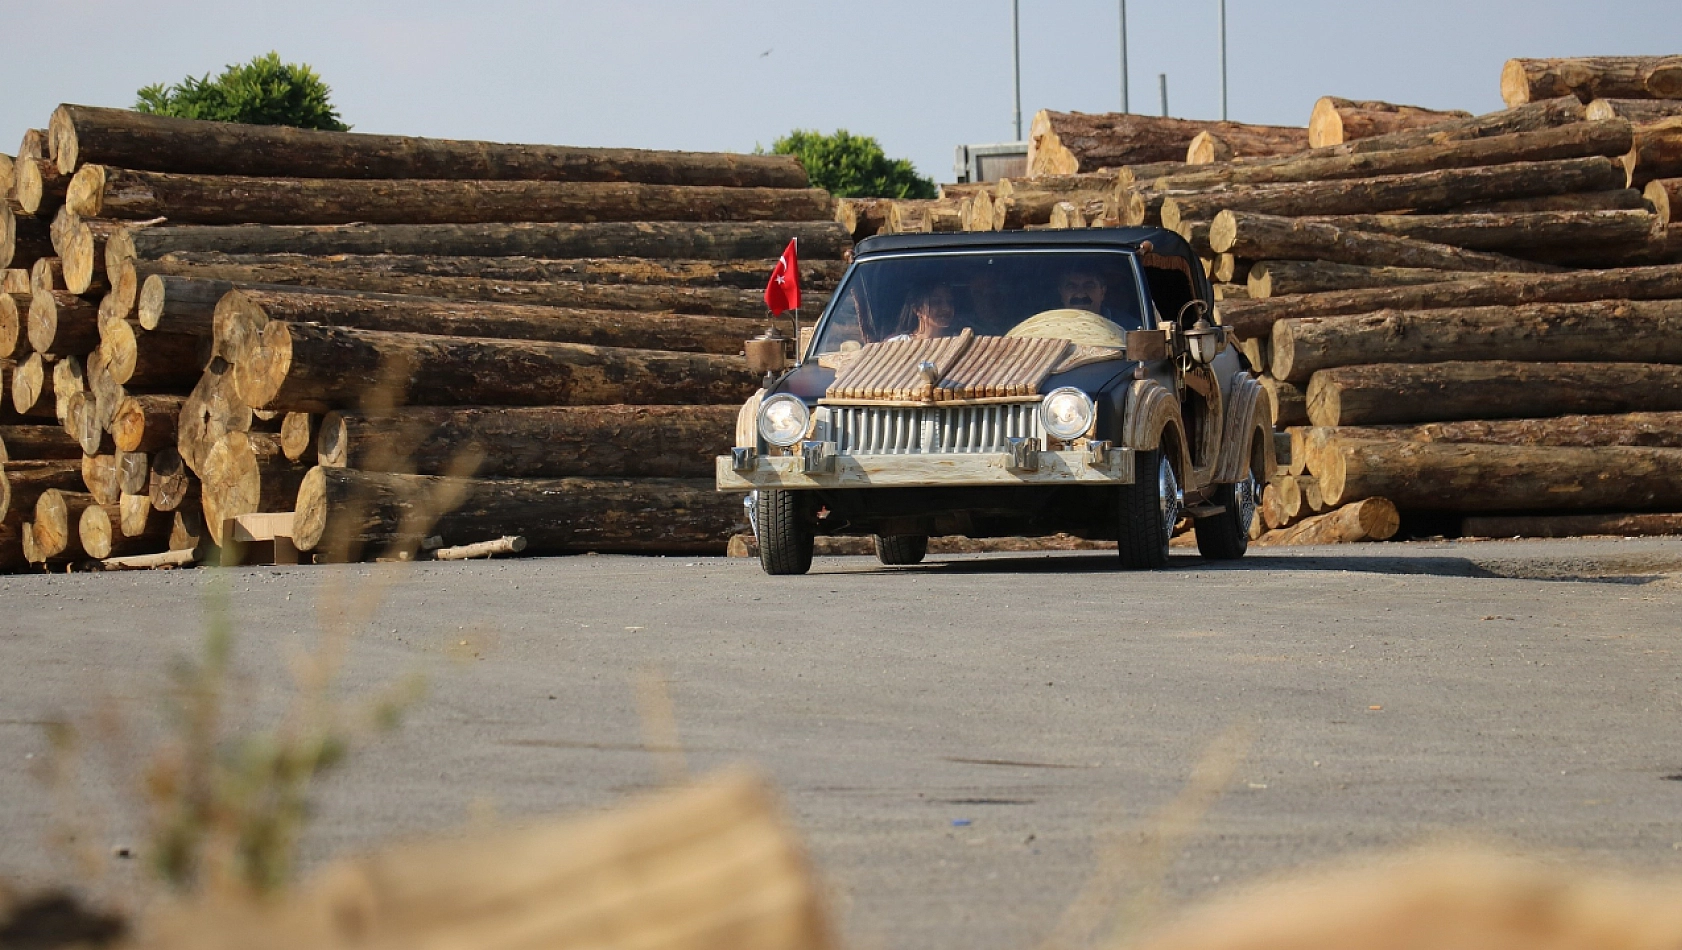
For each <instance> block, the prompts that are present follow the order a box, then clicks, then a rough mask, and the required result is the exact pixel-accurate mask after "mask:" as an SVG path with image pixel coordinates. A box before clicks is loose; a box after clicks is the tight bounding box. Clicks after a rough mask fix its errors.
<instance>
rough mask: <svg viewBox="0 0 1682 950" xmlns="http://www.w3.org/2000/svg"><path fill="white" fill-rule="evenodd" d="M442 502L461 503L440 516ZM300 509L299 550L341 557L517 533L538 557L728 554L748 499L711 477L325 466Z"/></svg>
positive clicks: (302, 496) (310, 481)
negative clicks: (529, 475) (493, 475)
mask: <svg viewBox="0 0 1682 950" xmlns="http://www.w3.org/2000/svg"><path fill="white" fill-rule="evenodd" d="M450 496H454V498H453V499H451V498H450ZM441 497H443V498H445V499H448V500H456V499H459V500H457V501H456V503H455V504H453V505H448V506H447V507H448V510H447V511H445V512H443V513H442V514H441V515H437V517H433V516H434V515H436V514H437V512H436V506H437V504H438V500H439V499H440V498H441ZM296 511H297V518H296V521H295V522H294V528H293V531H294V534H293V541H294V543H295V544H296V545H297V546H298V549H299V550H301V551H310V550H315V551H320V552H321V553H322V554H323V555H325V556H326V557H327V559H329V560H335V561H337V560H355V559H358V558H360V557H361V556H362V555H363V552H364V551H365V550H367V549H369V548H373V547H380V546H389V545H401V546H406V547H407V548H408V549H409V550H411V551H412V550H413V549H414V548H415V547H416V546H417V545H418V544H419V542H420V540H421V538H422V537H423V536H431V535H436V536H439V537H442V538H443V539H444V542H445V544H450V545H455V544H464V543H470V542H473V541H481V540H488V539H491V538H496V537H501V536H504V535H510V534H518V535H522V536H524V537H525V538H526V540H527V543H528V547H527V553H530V554H558V553H565V552H575V551H642V552H652V551H693V552H697V553H702V552H714V553H722V552H723V551H724V549H725V545H726V543H727V542H728V539H729V537H730V535H731V534H732V533H733V532H734V531H736V530H738V525H739V522H741V520H742V506H741V502H740V500H739V499H737V498H736V497H735V496H732V495H724V494H720V493H718V492H716V491H714V490H713V484H712V480H711V479H662V478H649V479H629V480H619V479H588V478H545V479H445V478H437V477H430V476H425V475H384V474H376V473H373V472H359V471H356V470H354V469H330V468H320V467H318V468H315V469H312V470H311V471H310V473H309V475H308V476H306V477H305V479H304V484H303V487H302V488H300V489H299V491H298V503H297V508H296Z"/></svg>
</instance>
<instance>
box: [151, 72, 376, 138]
mask: <svg viewBox="0 0 1682 950" xmlns="http://www.w3.org/2000/svg"><path fill="white" fill-rule="evenodd" d="M331 93H332V90H331V89H328V88H327V84H326V83H324V82H322V81H321V77H320V76H318V75H316V72H315V70H313V69H311V68H309V67H308V66H306V65H303V64H301V63H282V62H281V61H280V54H279V53H273V52H271V53H269V54H268V55H266V56H259V57H257V58H256V59H253V60H252V61H251V62H249V63H246V64H245V65H243V66H229V67H228V68H227V69H226V70H224V71H223V73H222V75H220V76H218V77H216V78H215V79H211V78H210V74H209V73H205V74H204V76H202V77H193V76H188V77H187V78H186V79H184V80H182V81H181V82H178V83H176V84H175V85H173V86H165V85H164V84H163V83H157V84H155V85H151V86H147V87H146V88H144V89H142V90H140V92H139V93H138V95H139V99H138V100H137V101H136V102H135V104H134V107H135V109H137V110H139V111H141V112H150V113H152V114H154V115H173V116H178V117H180V118H183V119H212V120H215V121H218V122H243V123H245V124H247V125H290V126H295V127H297V128H300V129H326V130H328V131H331V132H346V131H349V130H350V126H348V125H346V124H344V123H343V122H342V121H340V120H339V113H338V111H337V110H335V109H334V108H333V103H332V102H330V101H328V96H329V95H330V94H331Z"/></svg>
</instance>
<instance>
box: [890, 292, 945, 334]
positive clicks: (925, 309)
mask: <svg viewBox="0 0 1682 950" xmlns="http://www.w3.org/2000/svg"><path fill="white" fill-rule="evenodd" d="M957 323H958V310H957V307H956V306H955V305H954V304H953V302H952V289H951V288H950V287H947V286H946V285H945V284H936V285H934V286H933V287H930V288H928V289H926V290H922V291H913V292H912V293H911V295H910V296H909V297H907V298H906V300H905V306H904V307H903V308H902V309H901V310H900V313H899V333H898V334H897V335H896V336H894V337H893V339H896V340H907V339H917V340H933V339H936V338H938V337H943V336H951V335H952V334H953V333H955V332H957V330H958V326H957Z"/></svg>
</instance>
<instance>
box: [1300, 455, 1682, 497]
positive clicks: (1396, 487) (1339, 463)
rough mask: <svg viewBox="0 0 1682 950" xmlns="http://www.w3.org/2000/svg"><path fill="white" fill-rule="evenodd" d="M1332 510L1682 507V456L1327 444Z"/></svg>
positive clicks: (1324, 483)
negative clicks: (1385, 505)
mask: <svg viewBox="0 0 1682 950" xmlns="http://www.w3.org/2000/svg"><path fill="white" fill-rule="evenodd" d="M1328 450H1329V451H1327V452H1326V453H1325V456H1324V457H1325V459H1326V460H1327V462H1328V465H1327V469H1328V470H1327V471H1326V472H1324V473H1322V475H1321V478H1320V489H1321V491H1322V492H1323V493H1324V494H1325V496H1326V501H1327V503H1328V504H1347V503H1348V502H1351V501H1356V500H1359V499H1362V498H1388V499H1390V500H1391V501H1392V502H1394V503H1395V504H1396V506H1397V507H1398V508H1404V509H1420V510H1426V511H1432V510H1434V511H1468V512H1484V511H1525V510H1530V511H1546V510H1550V509H1551V510H1559V509H1566V510H1570V509H1579V510H1580V509H1594V508H1608V509H1612V510H1614V511H1642V510H1651V511H1674V510H1676V509H1678V508H1682V449H1643V448H1632V447H1629V446H1601V447H1598V448H1576V447H1571V448H1562V447H1556V446H1528V445H1466V444H1449V443H1438V442H1344V441H1337V442H1334V443H1331V444H1329V445H1328Z"/></svg>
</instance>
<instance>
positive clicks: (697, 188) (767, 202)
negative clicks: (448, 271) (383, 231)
mask: <svg viewBox="0 0 1682 950" xmlns="http://www.w3.org/2000/svg"><path fill="white" fill-rule="evenodd" d="M830 201H831V199H830V197H829V193H828V192H826V191H824V190H823V189H821V188H732V187H720V186H717V185H646V184H638V183H632V182H567V181H437V180H396V181H393V180H378V181H365V180H358V179H345V178H247V177H240V176H230V175H182V174H175V173H172V172H149V171H135V170H133V169H124V168H115V167H111V166H107V165H83V166H82V167H81V170H79V171H77V172H76V176H75V177H74V178H73V179H71V181H70V190H69V193H68V195H67V196H66V198H65V204H64V206H65V208H66V209H68V210H69V211H70V212H71V213H72V214H76V215H79V216H81V217H83V218H112V219H118V220H130V221H137V220H146V219H150V218H158V217H166V216H167V217H168V218H169V219H170V220H171V221H176V222H182V223H187V224H350V223H352V222H362V223H367V224H487V223H498V222H516V221H544V222H560V221H569V222H594V221H820V220H821V221H828V220H831V219H832V218H833V216H834V209H833V208H832V207H831V206H830Z"/></svg>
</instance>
